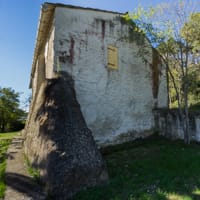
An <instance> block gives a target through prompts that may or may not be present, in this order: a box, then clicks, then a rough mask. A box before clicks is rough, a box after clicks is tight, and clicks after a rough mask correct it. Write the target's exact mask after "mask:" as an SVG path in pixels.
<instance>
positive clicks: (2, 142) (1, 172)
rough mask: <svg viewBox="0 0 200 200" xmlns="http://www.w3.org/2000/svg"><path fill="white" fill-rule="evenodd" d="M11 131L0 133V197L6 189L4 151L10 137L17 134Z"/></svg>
mask: <svg viewBox="0 0 200 200" xmlns="http://www.w3.org/2000/svg"><path fill="white" fill-rule="evenodd" d="M17 134H18V133H17V132H13V133H0V198H3V196H4V192H5V189H6V186H5V168H6V151H7V149H8V146H9V144H10V142H11V139H12V138H13V137H14V136H15V135H17Z"/></svg>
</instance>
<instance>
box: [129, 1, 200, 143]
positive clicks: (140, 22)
mask: <svg viewBox="0 0 200 200" xmlns="http://www.w3.org/2000/svg"><path fill="white" fill-rule="evenodd" d="M187 8H190V9H191V8H192V7H191V5H188V1H187V2H186V1H185V2H184V1H179V3H178V4H175V5H170V4H162V5H159V6H158V7H156V8H149V9H147V10H144V9H143V8H141V7H139V9H138V10H136V11H135V12H134V13H129V15H128V17H129V18H131V19H133V20H134V22H135V23H136V24H137V26H138V27H139V29H140V30H142V31H143V32H144V33H145V34H146V36H147V38H148V40H149V42H150V43H151V45H152V46H153V47H154V48H156V49H157V51H158V52H159V54H160V56H161V58H162V62H164V64H165V66H166V69H167V71H168V74H169V80H170V85H169V86H170V89H172V88H173V90H171V91H173V96H174V97H175V100H176V101H177V104H178V108H179V116H180V121H181V123H182V128H183V131H184V138H185V143H190V137H189V117H188V115H189V113H188V106H189V103H188V99H189V98H188V94H189V92H190V90H191V89H190V88H192V85H194V84H191V83H192V82H193V77H197V76H196V74H195V72H196V71H195V70H191V66H193V65H194V63H195V65H196V66H197V64H198V63H199V59H200V57H199V52H200V51H199V46H200V45H199V44H200V40H199V34H197V35H195V34H196V33H197V32H198V33H200V31H199V29H200V24H199V13H195V12H194V11H193V10H189V11H188V10H187ZM189 13H191V14H190V15H189ZM125 17H126V18H127V16H125ZM188 29H189V30H188ZM143 49H144V47H141V50H142V52H141V51H140V55H142V56H145V54H146V52H145V53H143ZM196 80H197V79H196ZM193 83H194V82H193ZM171 100H172V98H171Z"/></svg>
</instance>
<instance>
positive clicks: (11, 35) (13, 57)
mask: <svg viewBox="0 0 200 200" xmlns="http://www.w3.org/2000/svg"><path fill="white" fill-rule="evenodd" d="M174 1H176V0H174ZM177 1H178V0H177ZM193 1H194V2H197V1H198V0H193ZM44 2H45V1H43V0H10V1H8V0H0V87H12V88H13V89H14V90H15V91H17V92H21V93H23V94H22V99H25V98H26V97H28V95H29V94H31V90H29V89H28V86H29V79H30V72H31V65H32V58H33V51H34V45H35V40H36V32H37V26H38V19H39V13H40V6H41V4H42V3H44ZM48 2H52V3H64V4H72V5H77V6H83V7H91V8H99V9H105V10H111V11H118V12H127V11H133V10H134V9H135V8H136V7H137V6H138V4H139V2H140V4H141V5H142V6H144V7H148V6H155V5H156V4H159V3H161V2H173V1H172V0H163V1H161V0H152V1H150V0H62V1H61V0H57V1H53V0H49V1H48Z"/></svg>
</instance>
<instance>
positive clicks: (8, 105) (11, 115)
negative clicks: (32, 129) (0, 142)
mask: <svg viewBox="0 0 200 200" xmlns="http://www.w3.org/2000/svg"><path fill="white" fill-rule="evenodd" d="M19 103H20V101H19V93H18V92H15V91H14V90H12V89H11V88H0V132H7V131H17V130H20V129H22V128H23V124H24V122H25V118H26V113H25V111H23V110H22V109H20V107H19V106H20V104H19Z"/></svg>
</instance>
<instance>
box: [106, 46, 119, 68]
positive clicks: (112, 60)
mask: <svg viewBox="0 0 200 200" xmlns="http://www.w3.org/2000/svg"><path fill="white" fill-rule="evenodd" d="M107 51H108V63H107V66H108V69H112V70H118V48H117V47H114V46H112V45H109V46H108V49H107Z"/></svg>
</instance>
